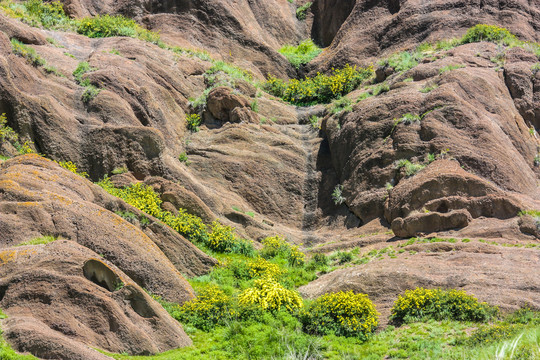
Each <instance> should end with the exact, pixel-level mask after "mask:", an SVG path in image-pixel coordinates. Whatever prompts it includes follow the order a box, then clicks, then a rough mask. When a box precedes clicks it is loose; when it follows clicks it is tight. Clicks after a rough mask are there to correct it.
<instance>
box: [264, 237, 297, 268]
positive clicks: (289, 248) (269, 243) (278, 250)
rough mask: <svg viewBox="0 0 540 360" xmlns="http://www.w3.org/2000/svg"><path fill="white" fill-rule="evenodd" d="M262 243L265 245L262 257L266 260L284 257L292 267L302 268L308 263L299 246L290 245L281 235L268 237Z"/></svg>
mask: <svg viewBox="0 0 540 360" xmlns="http://www.w3.org/2000/svg"><path fill="white" fill-rule="evenodd" d="M261 242H262V244H263V245H264V247H263V248H262V250H261V256H262V257H264V258H267V259H269V258H273V257H276V256H278V255H282V256H285V257H286V258H287V260H288V261H289V264H291V265H292V266H302V265H304V263H305V261H306V255H305V254H304V253H303V252H301V251H300V249H299V248H298V246H296V245H291V244H289V243H288V242H287V241H285V239H284V238H283V237H281V236H279V235H276V236H270V237H267V238H265V239H263V240H262V241H261Z"/></svg>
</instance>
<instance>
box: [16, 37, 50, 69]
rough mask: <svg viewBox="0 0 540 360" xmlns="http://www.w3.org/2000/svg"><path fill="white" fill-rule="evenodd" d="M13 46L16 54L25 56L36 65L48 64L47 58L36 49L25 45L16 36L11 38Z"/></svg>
mask: <svg viewBox="0 0 540 360" xmlns="http://www.w3.org/2000/svg"><path fill="white" fill-rule="evenodd" d="M11 48H12V49H13V53H14V54H15V55H18V56H20V57H23V58H25V59H26V60H27V61H28V63H30V64H32V65H34V66H43V65H45V64H46V62H45V60H44V59H43V58H42V57H41V56H39V55H38V54H37V53H36V50H34V49H32V48H31V47H29V46H27V45H24V44H23V43H22V42H20V41H19V40H17V39H15V38H13V39H11Z"/></svg>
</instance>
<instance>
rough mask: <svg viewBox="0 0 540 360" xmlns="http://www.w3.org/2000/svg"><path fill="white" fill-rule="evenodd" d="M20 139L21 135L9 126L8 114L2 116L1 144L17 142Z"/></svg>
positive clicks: (0, 120)
mask: <svg viewBox="0 0 540 360" xmlns="http://www.w3.org/2000/svg"><path fill="white" fill-rule="evenodd" d="M18 139H19V135H18V134H17V133H16V132H15V131H14V130H13V129H12V128H11V127H9V126H8V125H7V118H6V114H1V115H0V142H4V141H8V142H15V141H17V140H18Z"/></svg>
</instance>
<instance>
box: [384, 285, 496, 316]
mask: <svg viewBox="0 0 540 360" xmlns="http://www.w3.org/2000/svg"><path fill="white" fill-rule="evenodd" d="M496 313H497V309H496V308H493V307H491V306H489V305H488V304H486V303H481V302H479V301H478V300H477V299H476V298H475V297H474V296H472V295H468V294H467V293H465V291H460V290H453V289H452V290H442V289H424V288H417V289H415V290H407V291H406V292H405V294H404V295H400V296H399V297H398V299H397V300H396V301H395V303H394V306H393V308H392V313H391V316H390V319H391V320H392V321H393V322H395V323H403V322H412V321H418V320H420V319H435V320H458V321H486V320H488V319H490V318H492V317H493V316H494V315H495V314H496Z"/></svg>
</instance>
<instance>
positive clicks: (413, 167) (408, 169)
mask: <svg viewBox="0 0 540 360" xmlns="http://www.w3.org/2000/svg"><path fill="white" fill-rule="evenodd" d="M425 167H426V166H425V165H423V164H418V163H412V162H410V161H409V160H407V159H401V160H399V161H398V162H397V163H396V169H397V170H400V169H402V168H405V175H407V176H413V175H416V173H418V172H419V171H420V170H422V169H424V168H425Z"/></svg>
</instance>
